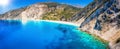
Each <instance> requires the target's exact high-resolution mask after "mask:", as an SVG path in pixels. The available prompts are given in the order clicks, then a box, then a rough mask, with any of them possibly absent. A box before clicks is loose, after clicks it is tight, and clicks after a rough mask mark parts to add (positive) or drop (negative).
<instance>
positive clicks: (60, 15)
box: [0, 2, 81, 21]
mask: <svg viewBox="0 0 120 49" xmlns="http://www.w3.org/2000/svg"><path fill="white" fill-rule="evenodd" d="M80 9H81V8H77V7H73V6H70V5H66V4H59V3H52V2H48V3H37V4H33V5H30V6H28V7H25V8H21V9H16V10H13V11H10V12H7V13H5V14H2V15H0V19H17V20H19V19H20V20H21V19H22V20H27V19H30V20H31V19H32V20H33V19H38V20H40V19H44V20H64V21H69V19H70V17H72V16H73V15H74V14H75V13H77V12H78V11H80Z"/></svg>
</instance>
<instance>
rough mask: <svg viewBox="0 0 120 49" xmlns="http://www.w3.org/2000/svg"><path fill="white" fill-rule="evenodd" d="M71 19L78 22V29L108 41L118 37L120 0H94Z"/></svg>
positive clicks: (114, 42) (112, 43)
mask: <svg viewBox="0 0 120 49" xmlns="http://www.w3.org/2000/svg"><path fill="white" fill-rule="evenodd" d="M71 21H73V22H76V21H77V22H76V23H78V24H80V30H82V31H86V32H89V33H90V34H95V35H97V36H99V37H101V38H103V39H105V40H107V41H109V42H110V46H112V45H114V44H116V43H119V42H118V40H119V39H120V0H94V2H92V3H90V4H89V5H88V6H87V7H85V8H84V10H83V11H81V12H80V13H78V14H76V15H75V16H74V17H73V18H71Z"/></svg>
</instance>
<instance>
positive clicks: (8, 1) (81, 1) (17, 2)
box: [0, 0, 93, 14]
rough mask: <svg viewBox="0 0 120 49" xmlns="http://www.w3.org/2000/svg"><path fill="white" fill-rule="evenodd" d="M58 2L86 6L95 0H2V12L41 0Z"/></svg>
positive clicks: (40, 0)
mask: <svg viewBox="0 0 120 49" xmlns="http://www.w3.org/2000/svg"><path fill="white" fill-rule="evenodd" d="M47 1H48V2H58V3H62V4H69V5H74V6H79V7H85V6H86V5H88V4H89V3H90V2H92V1H93V0H0V14H3V13H5V12H7V11H10V10H14V9H18V8H21V7H25V6H29V5H31V4H35V3H39V2H47Z"/></svg>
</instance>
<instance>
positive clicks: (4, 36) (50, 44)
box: [0, 20, 107, 49]
mask: <svg viewBox="0 0 120 49" xmlns="http://www.w3.org/2000/svg"><path fill="white" fill-rule="evenodd" d="M77 28H78V26H73V25H70V24H62V23H55V22H49V21H27V22H26V23H25V24H23V23H22V21H20V20H0V49H106V48H107V44H104V43H103V42H101V41H100V40H98V39H96V38H94V37H93V36H91V35H89V34H87V33H85V32H82V31H80V30H77Z"/></svg>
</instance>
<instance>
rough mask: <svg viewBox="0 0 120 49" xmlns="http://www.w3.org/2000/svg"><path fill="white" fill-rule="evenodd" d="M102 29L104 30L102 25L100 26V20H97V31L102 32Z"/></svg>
mask: <svg viewBox="0 0 120 49" xmlns="http://www.w3.org/2000/svg"><path fill="white" fill-rule="evenodd" d="M101 28H102V27H101V25H100V20H97V21H96V24H95V27H94V29H96V30H101Z"/></svg>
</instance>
